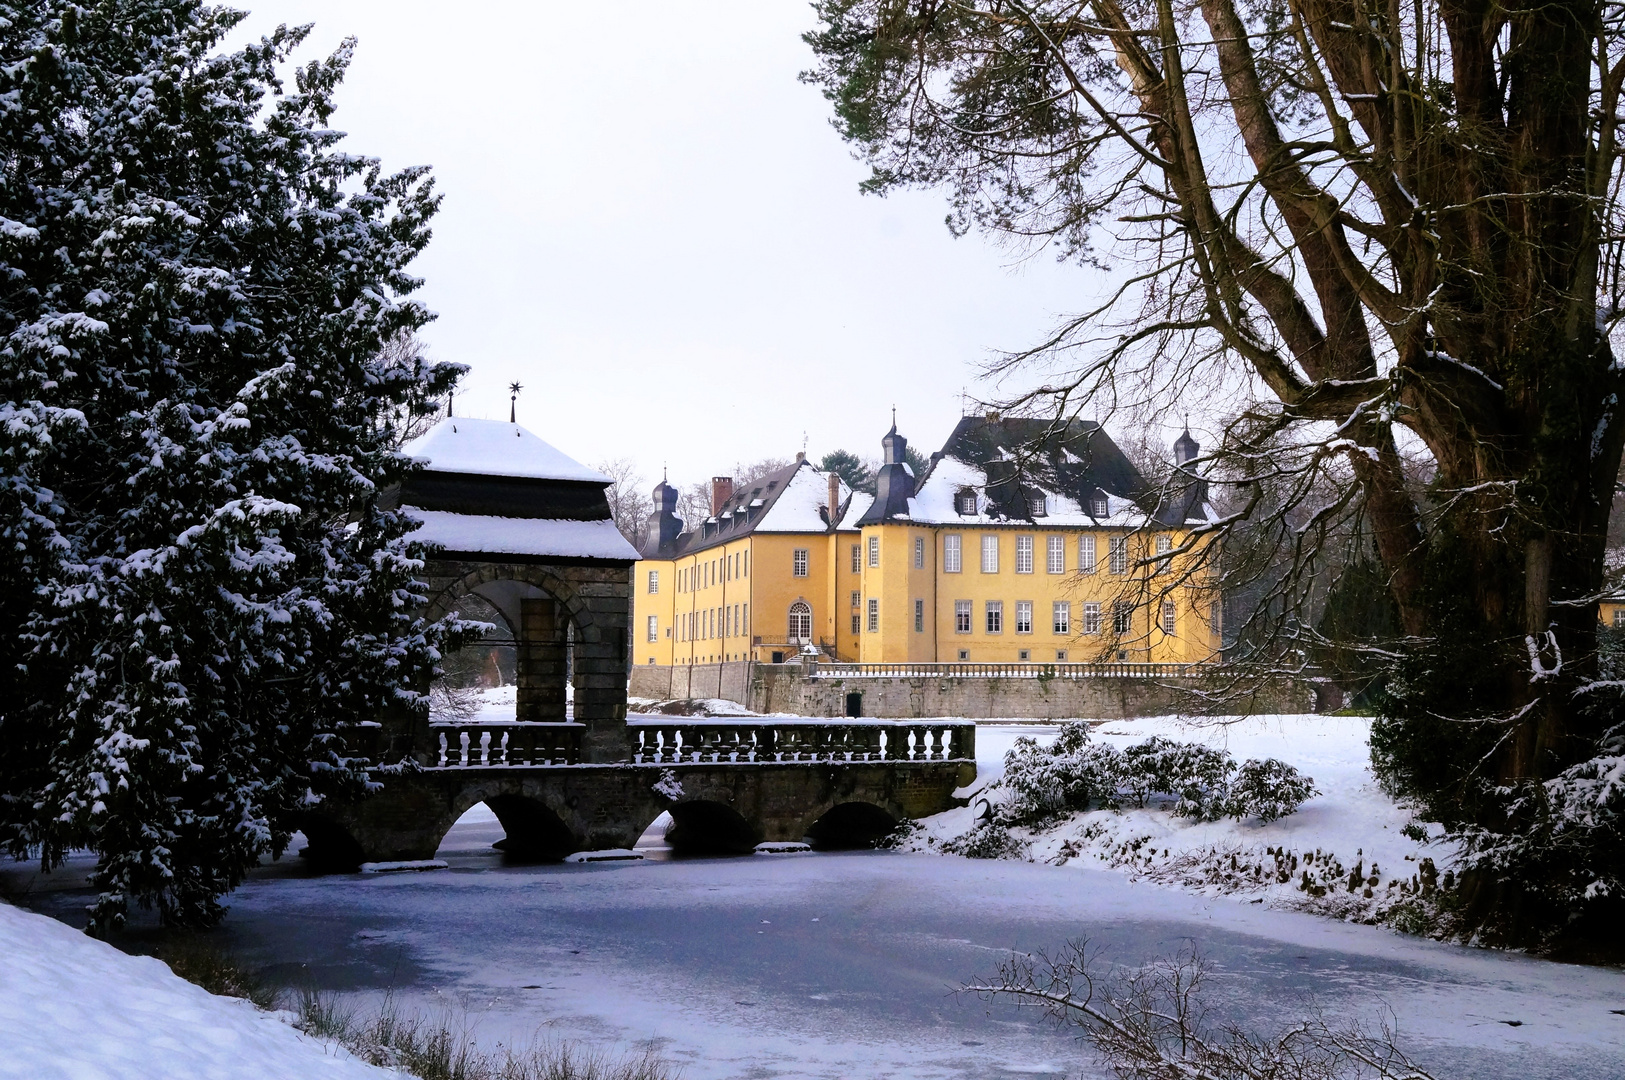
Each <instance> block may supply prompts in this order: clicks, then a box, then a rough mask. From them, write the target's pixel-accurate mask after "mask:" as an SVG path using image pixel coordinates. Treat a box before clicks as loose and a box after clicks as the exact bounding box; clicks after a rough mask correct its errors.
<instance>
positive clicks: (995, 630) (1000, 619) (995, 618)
mask: <svg viewBox="0 0 1625 1080" xmlns="http://www.w3.org/2000/svg"><path fill="white" fill-rule="evenodd" d="M982 629H983V630H985V631H986V632H987V633H989V634H1002V633H1004V601H1003V600H988V601H985V602H984V603H983V605H982Z"/></svg>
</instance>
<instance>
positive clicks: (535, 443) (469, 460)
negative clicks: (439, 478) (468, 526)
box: [402, 416, 611, 484]
mask: <svg viewBox="0 0 1625 1080" xmlns="http://www.w3.org/2000/svg"><path fill="white" fill-rule="evenodd" d="M402 452H403V453H405V454H406V455H407V456H408V457H413V458H417V459H418V460H419V461H422V462H424V463H425V464H424V467H425V468H427V469H428V470H429V471H430V472H451V473H472V474H475V475H480V476H519V477H525V478H527V479H532V480H580V481H584V482H586V483H590V484H608V483H610V482H611V481H610V478H609V477H607V476H605V475H604V474H603V473H601V472H599V471H598V470H597V469H589V468H587V466H585V465H583V464H581V462H579V461H576V460H575V459H574V458H572V457H570V456H569V455H568V454H565V453H562V452H561V451H559V450H558V449H556V448H555V447H553V446H552V445H550V444H548V443H546V442H544V441H543V440H541V439H539V438H537V437H536V435H535V434H534V433H533V432H530V431H527V430H525V429H524V428H522V427H520V426H519V425H518V424H509V423H506V422H504V421H501V420H474V419H471V418H469V417H466V416H448V417H447V418H446V419H444V420H442V421H440V422H439V423H438V424H436V425H435V426H434V427H432V428H430V429H429V430H428V431H426V432H424V433H423V434H422V435H419V436H418V437H417V438H415V439H413V440H412V441H411V442H409V443H407V444H406V446H405V447H404V448H403V450H402Z"/></svg>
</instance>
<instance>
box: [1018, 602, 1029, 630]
mask: <svg viewBox="0 0 1625 1080" xmlns="http://www.w3.org/2000/svg"><path fill="white" fill-rule="evenodd" d="M1032 632H1033V602H1032V601H1031V600H1017V601H1016V633H1018V634H1030V633H1032Z"/></svg>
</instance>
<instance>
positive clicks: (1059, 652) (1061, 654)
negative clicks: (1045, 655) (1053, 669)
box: [1055, 649, 1066, 664]
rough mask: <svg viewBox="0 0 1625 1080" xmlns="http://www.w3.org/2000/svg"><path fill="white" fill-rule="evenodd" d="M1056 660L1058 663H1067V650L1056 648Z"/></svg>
mask: <svg viewBox="0 0 1625 1080" xmlns="http://www.w3.org/2000/svg"><path fill="white" fill-rule="evenodd" d="M1055 662H1056V663H1058V664H1064V663H1066V650H1065V649H1056V650H1055Z"/></svg>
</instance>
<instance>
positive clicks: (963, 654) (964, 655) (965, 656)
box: [959, 649, 970, 660]
mask: <svg viewBox="0 0 1625 1080" xmlns="http://www.w3.org/2000/svg"><path fill="white" fill-rule="evenodd" d="M959 659H961V660H969V659H970V650H969V649H960V650H959Z"/></svg>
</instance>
